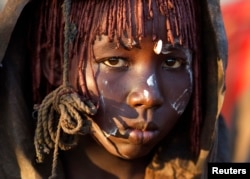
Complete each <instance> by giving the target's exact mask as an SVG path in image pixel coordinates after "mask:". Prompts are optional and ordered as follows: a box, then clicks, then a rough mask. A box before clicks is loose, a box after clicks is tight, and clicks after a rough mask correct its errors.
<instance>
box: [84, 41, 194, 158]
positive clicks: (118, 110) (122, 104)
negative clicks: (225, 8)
mask: <svg viewBox="0 0 250 179" xmlns="http://www.w3.org/2000/svg"><path fill="white" fill-rule="evenodd" d="M126 40H128V39H123V41H125V42H126ZM158 44H159V42H158ZM155 46H157V45H156V42H153V41H152V38H151V37H150V38H149V37H146V38H143V39H142V41H141V43H140V48H138V47H133V48H132V49H126V48H123V47H120V48H116V43H113V42H109V40H108V37H107V36H102V37H101V38H98V39H97V40H96V41H95V43H94V46H93V53H94V56H95V59H93V60H92V62H90V64H88V65H91V66H92V68H93V71H90V70H89V71H87V87H88V89H89V90H90V92H91V93H92V97H93V98H94V99H96V100H98V101H99V104H100V109H99V111H98V113H97V115H96V116H94V118H93V123H92V126H93V128H92V135H93V136H94V138H95V139H96V140H97V141H98V142H99V143H101V144H102V145H103V147H105V148H106V149H107V150H108V151H109V152H111V153H112V154H114V155H116V156H119V157H122V158H127V159H132V158H136V157H140V156H143V155H146V154H148V153H149V152H150V151H151V150H152V148H153V147H155V146H156V144H158V143H159V141H161V140H162V139H163V138H164V137H165V136H166V135H167V134H168V133H169V132H170V130H171V129H172V128H173V126H174V124H175V123H176V122H177V121H178V119H179V117H180V115H181V114H182V113H183V111H184V110H185V108H186V106H187V104H188V102H189V99H190V96H191V92H192V72H191V71H192V70H191V56H190V53H189V51H188V50H187V49H185V48H183V47H181V46H180V45H178V44H175V45H170V44H166V43H165V42H163V47H162V49H161V53H160V54H157V53H156V52H155V51H154V47H155ZM158 46H159V45H158ZM87 69H90V68H87ZM93 72H94V79H95V80H93V78H90V76H93V75H91V73H92V74H93Z"/></svg>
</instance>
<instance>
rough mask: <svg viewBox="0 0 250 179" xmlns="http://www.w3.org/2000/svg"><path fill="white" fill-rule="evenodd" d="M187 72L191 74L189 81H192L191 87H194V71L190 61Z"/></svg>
mask: <svg viewBox="0 0 250 179" xmlns="http://www.w3.org/2000/svg"><path fill="white" fill-rule="evenodd" d="M186 71H187V72H188V74H189V79H190V83H191V86H193V71H192V70H191V62H190V60H189V61H188V65H187V66H186Z"/></svg>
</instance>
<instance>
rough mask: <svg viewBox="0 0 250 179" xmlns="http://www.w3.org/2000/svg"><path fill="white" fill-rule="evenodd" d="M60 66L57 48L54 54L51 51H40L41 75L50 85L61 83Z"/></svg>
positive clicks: (60, 61)
mask: <svg viewBox="0 0 250 179" xmlns="http://www.w3.org/2000/svg"><path fill="white" fill-rule="evenodd" d="M62 67H63V65H62V60H61V58H60V55H59V51H58V50H56V52H55V54H54V55H52V52H51V51H49V52H42V58H41V68H42V75H43V76H44V77H45V78H46V79H47V81H48V82H49V83H50V84H51V85H53V86H59V85H61V84H62V71H63V69H62Z"/></svg>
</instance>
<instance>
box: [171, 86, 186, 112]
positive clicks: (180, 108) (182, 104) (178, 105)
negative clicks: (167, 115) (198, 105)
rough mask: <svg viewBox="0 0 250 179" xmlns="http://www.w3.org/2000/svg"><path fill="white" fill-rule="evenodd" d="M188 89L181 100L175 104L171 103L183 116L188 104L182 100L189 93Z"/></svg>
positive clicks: (178, 99)
mask: <svg viewBox="0 0 250 179" xmlns="http://www.w3.org/2000/svg"><path fill="white" fill-rule="evenodd" d="M188 91H189V90H188V89H185V90H184V91H183V92H182V94H181V95H180V96H179V98H177V100H176V101H175V102H174V103H170V104H171V106H172V107H173V109H174V110H175V111H176V112H177V113H178V114H179V115H181V114H182V113H183V112H184V110H185V107H186V103H185V102H184V101H182V98H183V97H184V95H185V94H187V93H188Z"/></svg>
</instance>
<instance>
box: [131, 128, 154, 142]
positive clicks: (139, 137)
mask: <svg viewBox="0 0 250 179" xmlns="http://www.w3.org/2000/svg"><path fill="white" fill-rule="evenodd" d="M128 135H129V137H128V140H129V141H130V142H131V143H132V144H147V143H150V142H151V141H152V140H154V139H155V138H156V136H157V135H158V131H157V130H151V131H142V130H138V129H128Z"/></svg>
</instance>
